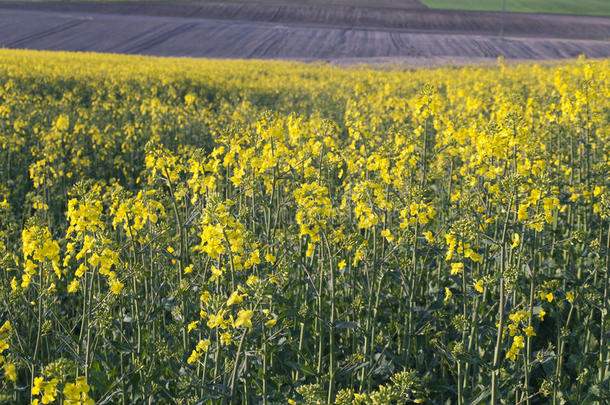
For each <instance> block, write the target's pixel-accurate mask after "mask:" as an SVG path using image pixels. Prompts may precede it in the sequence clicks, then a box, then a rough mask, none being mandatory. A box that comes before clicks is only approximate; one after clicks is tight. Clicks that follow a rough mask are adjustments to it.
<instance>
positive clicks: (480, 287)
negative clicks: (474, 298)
mask: <svg viewBox="0 0 610 405" xmlns="http://www.w3.org/2000/svg"><path fill="white" fill-rule="evenodd" d="M474 289H475V290H477V291H478V292H480V293H482V292H483V280H478V281H477V282H476V283H474Z"/></svg>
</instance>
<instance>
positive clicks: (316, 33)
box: [0, 0, 610, 61]
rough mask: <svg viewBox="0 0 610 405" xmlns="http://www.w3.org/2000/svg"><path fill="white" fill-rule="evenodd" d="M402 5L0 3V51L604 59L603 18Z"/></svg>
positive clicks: (609, 43) (608, 48) (608, 50)
mask: <svg viewBox="0 0 610 405" xmlns="http://www.w3.org/2000/svg"><path fill="white" fill-rule="evenodd" d="M401 7H402V8H401V9H398V8H396V9H391V8H368V7H347V6H317V5H292V4H290V5H274V4H252V3H247V4H237V3H142V2H133V3H0V47H8V48H31V49H52V50H69V51H97V52H117V53H138V54H148V55H158V56H194V57H216V58H265V59H269V58H271V59H299V60H321V59H322V60H331V61H336V60H351V59H353V60H361V59H368V58H406V59H405V60H411V59H412V60H422V59H423V60H425V59H430V60H453V59H455V60H468V59H472V60H481V59H482V60H484V59H487V58H495V57H497V56H500V55H503V56H504V57H506V58H509V59H553V58H567V57H575V56H577V55H579V54H581V53H585V54H587V55H588V56H590V57H610V40H609V39H610V18H606V17H580V16H560V15H530V14H512V13H508V14H500V13H491V12H464V11H439V10H430V9H426V8H425V7H423V6H422V5H421V3H419V2H418V1H417V0H407V1H401ZM501 34H502V35H501Z"/></svg>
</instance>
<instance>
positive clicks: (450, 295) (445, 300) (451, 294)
mask: <svg viewBox="0 0 610 405" xmlns="http://www.w3.org/2000/svg"><path fill="white" fill-rule="evenodd" d="M452 296H453V293H452V292H451V290H450V289H449V288H448V287H445V299H444V300H443V301H444V302H447V301H449V300H450V299H451V297H452Z"/></svg>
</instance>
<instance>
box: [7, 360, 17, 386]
mask: <svg viewBox="0 0 610 405" xmlns="http://www.w3.org/2000/svg"><path fill="white" fill-rule="evenodd" d="M4 375H5V376H6V378H8V379H9V380H11V381H13V382H15V381H17V371H16V369H15V365H14V364H11V363H4Z"/></svg>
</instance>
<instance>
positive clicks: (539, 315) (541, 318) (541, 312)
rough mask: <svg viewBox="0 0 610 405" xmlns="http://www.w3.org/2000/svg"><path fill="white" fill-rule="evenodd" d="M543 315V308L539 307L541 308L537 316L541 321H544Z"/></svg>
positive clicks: (544, 312) (544, 313)
mask: <svg viewBox="0 0 610 405" xmlns="http://www.w3.org/2000/svg"><path fill="white" fill-rule="evenodd" d="M545 315H546V311H545V310H544V309H541V310H540V313H539V314H538V318H539V319H540V320H541V321H544V316H545Z"/></svg>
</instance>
